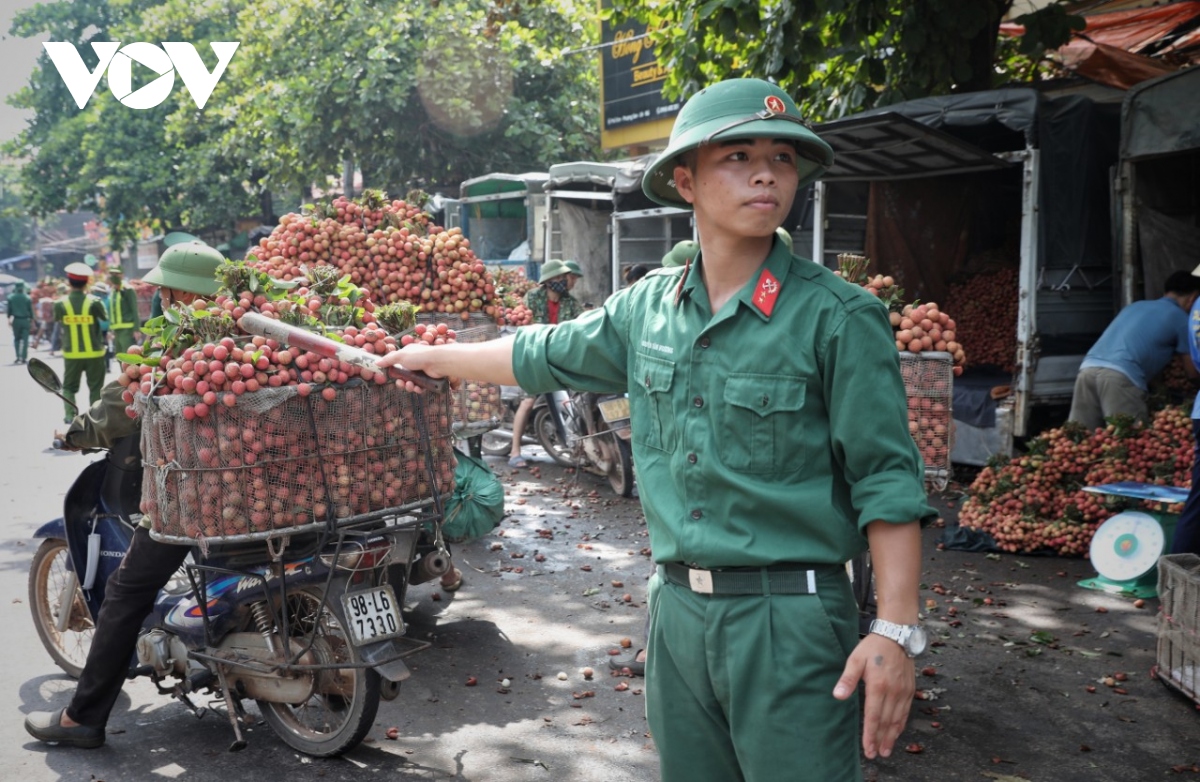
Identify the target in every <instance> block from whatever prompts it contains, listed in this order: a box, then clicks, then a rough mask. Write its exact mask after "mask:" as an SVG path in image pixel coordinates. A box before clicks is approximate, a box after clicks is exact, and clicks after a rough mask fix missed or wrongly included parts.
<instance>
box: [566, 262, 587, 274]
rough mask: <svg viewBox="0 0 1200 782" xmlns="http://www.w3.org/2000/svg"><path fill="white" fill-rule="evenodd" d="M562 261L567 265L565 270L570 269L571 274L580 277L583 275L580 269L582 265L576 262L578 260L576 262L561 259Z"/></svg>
mask: <svg viewBox="0 0 1200 782" xmlns="http://www.w3.org/2000/svg"><path fill="white" fill-rule="evenodd" d="M563 263H565V264H566V265H567V270H568V271H570V272H571V274H576V275H578V276H580V277H582V276H583V269H582V267H580V265H579V263H578V262H576V261H563Z"/></svg>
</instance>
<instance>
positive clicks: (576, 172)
mask: <svg viewBox="0 0 1200 782" xmlns="http://www.w3.org/2000/svg"><path fill="white" fill-rule="evenodd" d="M656 158H657V155H644V156H642V157H636V158H630V159H629V160H619V161H615V162H612V163H596V162H592V161H590V160H582V161H578V162H574V163H556V164H554V165H553V166H550V179H549V181H548V182H547V183H546V189H547V190H557V189H560V188H564V187H570V186H572V185H589V186H591V187H592V188H595V189H599V190H609V191H612V192H614V193H632V192H640V191H641V189H642V175H643V174H644V173H646V169H647V168H648V167H649V166H650V164H651V163H652V162H654V160H655V159H656Z"/></svg>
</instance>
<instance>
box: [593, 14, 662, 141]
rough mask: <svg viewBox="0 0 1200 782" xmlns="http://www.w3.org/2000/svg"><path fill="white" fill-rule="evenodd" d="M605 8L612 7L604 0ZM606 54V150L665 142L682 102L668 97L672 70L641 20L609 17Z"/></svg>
mask: <svg viewBox="0 0 1200 782" xmlns="http://www.w3.org/2000/svg"><path fill="white" fill-rule="evenodd" d="M600 6H601V8H602V9H603V8H606V7H607V6H608V1H607V0H601V2H600ZM600 36H601V41H602V44H603V46H602V48H601V52H602V55H601V58H600V122H601V126H600V144H601V146H603V147H604V148H605V149H614V148H617V147H628V146H635V145H642V144H655V143H660V142H665V141H666V140H667V138H668V137H669V136H670V135H671V126H672V125H674V123H675V115H676V114H678V113H679V108H680V106H681V105H682V102H681V101H669V100H666V99H665V98H663V96H662V85H663V82H664V81H665V80H666V77H667V73H666V69H665V68H664V67H663V66H662V65H661V64H660V63H659V62H658V57H657V56H656V54H655V52H654V47H653V45H652V44H651V42H650V39H649V38H648V37H647V36H646V26H645V25H643V24H641V23H638V22H623V23H620V24H616V25H614V24H613V23H612V22H610V21H608V20H603V21H602V22H601V25H600Z"/></svg>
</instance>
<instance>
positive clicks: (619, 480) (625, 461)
mask: <svg viewBox="0 0 1200 782" xmlns="http://www.w3.org/2000/svg"><path fill="white" fill-rule="evenodd" d="M609 436H610V437H611V438H612V442H613V446H612V447H613V451H614V453H613V460H612V463H611V464H610V465H609V467H608V483H609V485H610V486H612V489H613V491H615V492H616V493H617V494H619V495H620V496H622V497H632V496H633V446H632V445H630V444H629V441H628V440H622V439H621V438H620V437H617V436H616V435H615V434H613V435H609Z"/></svg>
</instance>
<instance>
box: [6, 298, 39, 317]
mask: <svg viewBox="0 0 1200 782" xmlns="http://www.w3.org/2000/svg"><path fill="white" fill-rule="evenodd" d="M8 317H10V318H12V319H13V320H33V302H32V301H30V299H29V297H28V296H27V295H25V294H24V293H10V294H8Z"/></svg>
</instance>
